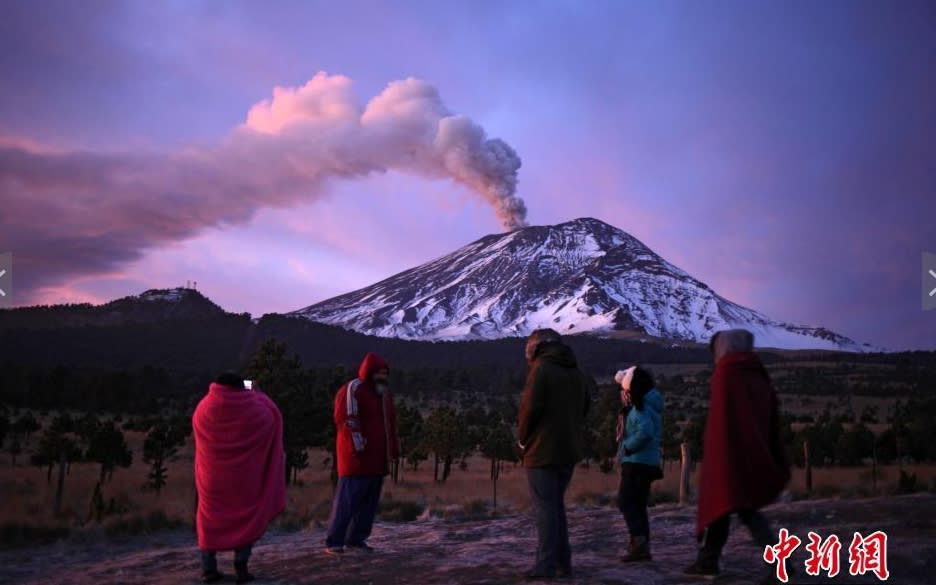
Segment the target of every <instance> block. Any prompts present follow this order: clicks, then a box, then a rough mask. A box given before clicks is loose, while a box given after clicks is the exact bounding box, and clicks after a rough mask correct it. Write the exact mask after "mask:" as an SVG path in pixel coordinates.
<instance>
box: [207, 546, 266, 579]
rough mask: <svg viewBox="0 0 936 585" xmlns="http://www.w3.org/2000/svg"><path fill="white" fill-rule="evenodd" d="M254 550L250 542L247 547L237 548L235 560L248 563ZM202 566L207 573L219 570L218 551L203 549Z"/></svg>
mask: <svg viewBox="0 0 936 585" xmlns="http://www.w3.org/2000/svg"><path fill="white" fill-rule="evenodd" d="M252 550H253V545H252V544H248V545H247V546H245V547H242V548H239V549H237V550H235V551H234V562H235V563H246V562H247V561H248V560H250V552H251V551H252ZM201 568H202V571H203V572H205V573H210V572H212V571H217V570H218V553H217V552H216V551H213V550H203V551H201Z"/></svg>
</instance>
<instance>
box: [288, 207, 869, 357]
mask: <svg viewBox="0 0 936 585" xmlns="http://www.w3.org/2000/svg"><path fill="white" fill-rule="evenodd" d="M294 314H295V315H301V316H303V317H306V318H308V319H311V320H313V321H318V322H322V323H329V324H333V325H339V326H342V327H345V328H348V329H353V330H356V331H359V332H361V333H366V334H370V335H379V336H384V337H400V338H405V339H432V340H456V339H476V338H498V337H514V336H525V335H528V334H529V333H530V332H531V331H533V330H534V329H537V328H541V327H551V328H553V329H555V330H557V331H559V332H560V333H564V334H565V333H584V332H589V333H599V334H600V333H610V332H613V331H622V330H626V331H633V332H637V333H641V334H645V335H649V336H654V337H662V338H667V339H674V340H682V341H694V342H707V341H708V339H709V338H710V337H711V335H712V333H713V332H714V331H717V330H720V329H725V328H731V327H745V328H747V329H750V330H752V331H753V332H754V334H755V339H756V340H757V345H758V346H760V347H780V348H817V349H819V348H821V349H846V350H853V351H854V350H858V351H860V350H869V349H872V348H870V347H868V346H862V345H861V344H858V343H856V342H854V341H852V340H850V339H848V338H846V337H843V336H840V335H837V334H835V333H832V332H830V331H827V330H825V329H820V328H809V327H797V326H792V325H788V324H784V323H779V322H776V321H773V320H771V319H769V318H767V317H765V316H764V315H762V314H760V313H758V312H756V311H753V310H751V309H747V308H745V307H742V306H740V305H737V304H735V303H732V302H731V301H728V300H727V299H725V298H723V297H721V296H719V295H717V294H715V292H714V291H712V290H711V289H710V288H709V287H708V286H707V285H706V284H704V283H702V282H700V281H699V280H697V279H695V278H693V277H692V276H690V275H689V274H688V273H686V272H685V271H683V270H681V269H680V268H677V267H676V266H674V265H672V264H670V263H669V262H667V261H666V260H664V259H663V258H661V257H660V256H659V255H657V254H656V253H655V252H653V251H652V250H651V249H650V248H648V247H647V246H645V245H644V244H643V243H642V242H640V241H639V240H637V239H636V238H634V237H633V236H631V235H630V234H628V233H627V232H625V231H623V230H620V229H618V228H615V227H613V226H611V225H608V224H607V223H604V222H602V221H600V220H597V219H593V218H582V219H577V220H574V221H569V222H566V223H562V224H558V225H554V226H531V227H526V228H522V229H518V230H515V231H512V232H509V233H505V234H494V235H489V236H485V237H483V238H481V239H479V240H477V241H475V242H473V243H471V244H468V245H467V246H464V247H462V248H460V249H458V250H456V251H454V252H452V253H451V254H448V255H446V256H443V257H441V258H438V259H436V260H433V261H431V262H427V263H426V264H423V265H422V266H418V267H416V268H412V269H410V270H407V271H405V272H401V273H399V274H397V275H395V276H391V277H390V278H388V279H386V280H383V281H381V282H378V283H376V284H374V285H371V286H368V287H366V288H362V289H360V290H357V291H354V292H350V293H347V294H344V295H341V296H338V297H335V298H332V299H329V300H327V301H323V302H321V303H317V304H315V305H312V306H310V307H307V308H305V309H302V310H300V311H296V312H295V313H294Z"/></svg>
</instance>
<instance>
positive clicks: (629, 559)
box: [621, 536, 653, 563]
mask: <svg viewBox="0 0 936 585" xmlns="http://www.w3.org/2000/svg"><path fill="white" fill-rule="evenodd" d="M651 560H653V557H651V556H650V542H649V541H647V537H646V536H635V537H634V538H631V541H630V546H628V547H627V553H625V554H624V556H623V557H621V562H624V563H635V562H639V561H651Z"/></svg>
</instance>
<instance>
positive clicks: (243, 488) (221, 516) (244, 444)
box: [192, 373, 286, 583]
mask: <svg viewBox="0 0 936 585" xmlns="http://www.w3.org/2000/svg"><path fill="white" fill-rule="evenodd" d="M192 427H193V429H194V432H195V488H196V491H197V494H198V509H197V513H196V519H195V523H196V528H197V532H198V548H199V549H200V550H201V559H202V581H203V582H205V583H214V582H216V581H220V580H222V579H224V575H223V574H222V573H220V572H219V571H218V562H217V552H218V551H227V550H233V551H234V570H235V572H236V574H237V576H236V579H237V581H236V582H237V583H247V582H248V581H252V580H253V579H254V577H253V575H251V574H250V573H249V572H248V570H247V561H248V559H249V558H250V553H251V550H252V549H253V544H254V542H256V541H257V540H258V539H259V538H260V537H261V536H263V533H264V532H266V529H267V526H268V525H269V523H270V521H271V520H273V518H274V517H276V515H277V514H279V513H280V512H282V511H283V510H284V509H285V507H286V479H285V473H286V472H285V467H284V466H285V459H284V455H283V453H284V452H283V417H282V415H281V414H280V411H279V409H278V408H277V407H276V404H274V403H273V401H272V400H271V399H270V398H269V397H268V396H267V395H266V394H263V393H262V392H260V391H258V390H257V389H253V390H250V389H247V388H245V384H244V380H243V378H241V377H240V376H238V375H237V374H231V373H227V374H222V375H221V376H218V378H217V379H216V380H215V381H214V383H212V384H211V385H210V387H209V389H208V394H206V395H205V397H204V398H202V400H201V402H199V403H198V406H197V407H196V408H195V414H194V416H193V417H192Z"/></svg>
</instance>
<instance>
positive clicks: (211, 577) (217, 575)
mask: <svg viewBox="0 0 936 585" xmlns="http://www.w3.org/2000/svg"><path fill="white" fill-rule="evenodd" d="M223 579H224V573H221V572H219V571H218V570H217V569H214V570H211V571H202V576H201V580H202V583H217V582H218V581H222V580H223Z"/></svg>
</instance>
